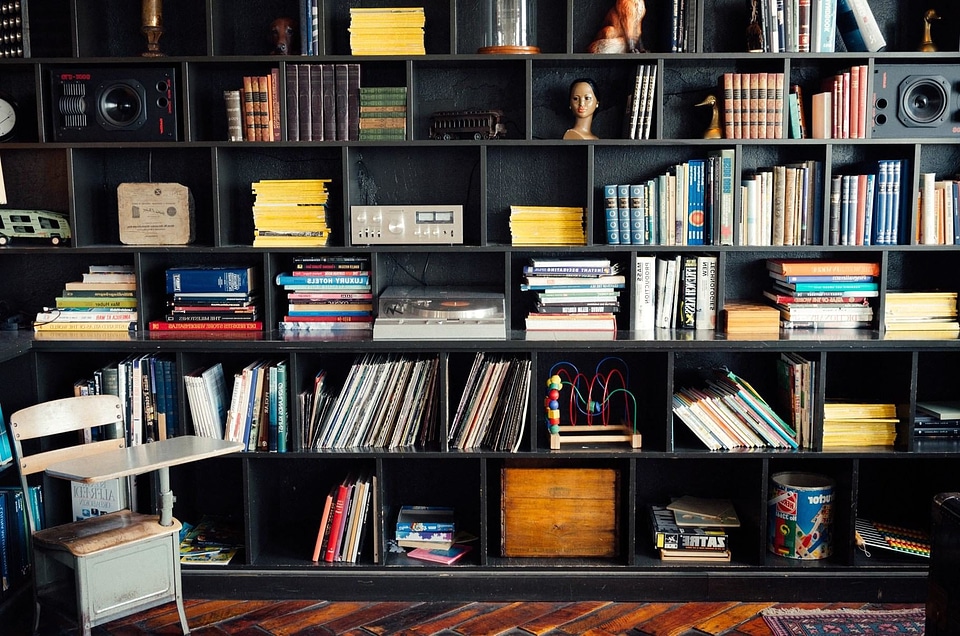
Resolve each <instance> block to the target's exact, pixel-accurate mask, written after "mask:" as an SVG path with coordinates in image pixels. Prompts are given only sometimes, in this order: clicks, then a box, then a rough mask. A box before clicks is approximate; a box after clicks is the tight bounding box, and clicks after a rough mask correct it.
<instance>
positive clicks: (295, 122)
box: [284, 64, 300, 141]
mask: <svg viewBox="0 0 960 636" xmlns="http://www.w3.org/2000/svg"><path fill="white" fill-rule="evenodd" d="M299 70H300V65H299V64H287V65H286V70H285V73H284V87H285V88H286V108H287V141H300V77H299Z"/></svg>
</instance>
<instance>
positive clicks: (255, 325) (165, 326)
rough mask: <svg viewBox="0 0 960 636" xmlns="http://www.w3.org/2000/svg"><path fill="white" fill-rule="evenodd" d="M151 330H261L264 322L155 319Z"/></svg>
mask: <svg viewBox="0 0 960 636" xmlns="http://www.w3.org/2000/svg"><path fill="white" fill-rule="evenodd" d="M148 328H149V329H150V331H204V330H207V331H260V330H262V329H263V322H261V321H259V320H252V321H249V322H239V321H235V320H230V321H220V322H214V321H200V322H169V321H166V320H153V321H151V322H150V323H149V325H148Z"/></svg>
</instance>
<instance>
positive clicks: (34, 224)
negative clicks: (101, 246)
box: [0, 209, 71, 245]
mask: <svg viewBox="0 0 960 636" xmlns="http://www.w3.org/2000/svg"><path fill="white" fill-rule="evenodd" d="M70 236H71V233H70V224H69V223H68V222H67V217H66V216H65V215H63V214H60V213H59V212H51V211H50V210H4V209H0V245H9V244H10V243H11V242H13V241H15V240H16V241H20V240H30V241H36V240H46V241H50V242H51V243H52V244H53V245H61V244H63V243H65V242H67V241H69V240H70Z"/></svg>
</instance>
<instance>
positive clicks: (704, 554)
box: [650, 496, 740, 562]
mask: <svg viewBox="0 0 960 636" xmlns="http://www.w3.org/2000/svg"><path fill="white" fill-rule="evenodd" d="M739 525H740V519H739V518H738V517H737V512H736V510H735V509H734V507H733V504H732V503H731V502H730V501H729V500H726V499H704V498H700V497H686V496H685V497H681V498H679V499H677V500H675V501H674V502H672V503H670V504H669V505H667V506H658V505H652V506H650V526H651V531H652V535H653V545H654V548H655V549H656V550H657V552H658V554H659V556H660V558H661V559H662V560H664V561H709V562H714V561H729V560H730V547H729V546H730V544H729V536H728V534H727V528H735V527H738V526H739Z"/></svg>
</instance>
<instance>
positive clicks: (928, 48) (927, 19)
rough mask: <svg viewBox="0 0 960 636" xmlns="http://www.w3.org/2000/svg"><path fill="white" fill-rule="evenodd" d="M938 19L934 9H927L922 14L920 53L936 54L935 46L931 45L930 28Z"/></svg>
mask: <svg viewBox="0 0 960 636" xmlns="http://www.w3.org/2000/svg"><path fill="white" fill-rule="evenodd" d="M939 19H940V16H939V15H938V14H937V12H936V10H935V9H927V11H926V12H925V13H924V14H923V40H922V41H921V42H920V48H919V51H920V52H921V53H936V51H937V45H936V44H934V43H933V37H932V36H931V34H930V26H931V25H932V24H933V23H934V22H935V21H937V20H939Z"/></svg>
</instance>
